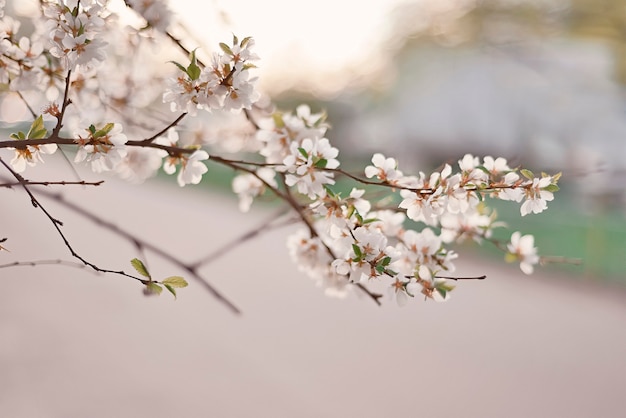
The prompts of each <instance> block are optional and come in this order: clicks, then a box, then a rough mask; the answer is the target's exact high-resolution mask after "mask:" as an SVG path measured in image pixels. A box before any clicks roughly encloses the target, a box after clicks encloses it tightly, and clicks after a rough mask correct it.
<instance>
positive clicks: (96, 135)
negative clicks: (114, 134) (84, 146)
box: [92, 123, 115, 138]
mask: <svg viewBox="0 0 626 418" xmlns="http://www.w3.org/2000/svg"><path fill="white" fill-rule="evenodd" d="M92 126H93V125H92ZM114 126H115V124H114V123H107V124H106V125H104V126H103V127H102V128H101V129H98V130H97V131H96V132H94V133H93V137H94V138H102V137H103V136H107V135H108V134H109V132H111V130H112V129H113V127H114Z"/></svg>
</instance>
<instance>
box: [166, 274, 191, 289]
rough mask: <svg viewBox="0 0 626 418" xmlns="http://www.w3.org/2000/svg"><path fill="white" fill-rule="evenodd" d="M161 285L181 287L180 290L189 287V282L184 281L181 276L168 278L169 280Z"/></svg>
mask: <svg viewBox="0 0 626 418" xmlns="http://www.w3.org/2000/svg"><path fill="white" fill-rule="evenodd" d="M161 283H163V284H166V285H168V286H172V287H179V288H181V287H187V286H189V283H187V280H185V279H183V278H182V277H180V276H172V277H168V278H167V279H165V280H163V281H162V282H161Z"/></svg>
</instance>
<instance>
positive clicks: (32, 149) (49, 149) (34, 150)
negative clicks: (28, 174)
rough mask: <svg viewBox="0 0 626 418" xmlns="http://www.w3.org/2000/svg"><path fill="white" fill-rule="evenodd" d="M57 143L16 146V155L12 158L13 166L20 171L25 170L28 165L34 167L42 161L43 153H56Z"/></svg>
mask: <svg viewBox="0 0 626 418" xmlns="http://www.w3.org/2000/svg"><path fill="white" fill-rule="evenodd" d="M56 150H57V144H42V145H28V146H26V147H25V148H15V156H14V157H13V159H12V160H11V167H13V170H15V171H16V172H18V173H22V172H24V170H26V166H27V165H28V166H30V167H34V166H35V165H37V163H42V162H43V158H42V157H41V154H54V153H55V151H56Z"/></svg>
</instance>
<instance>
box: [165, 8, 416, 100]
mask: <svg viewBox="0 0 626 418" xmlns="http://www.w3.org/2000/svg"><path fill="white" fill-rule="evenodd" d="M403 2H405V1H402V0H370V1H368V2H362V1H358V0H317V1H315V2H307V3H302V2H295V1H292V0H266V1H263V2H259V1H254V0H229V1H220V0H214V1H212V2H207V3H198V2H194V1H192V0H179V1H177V2H172V3H171V7H173V8H175V10H176V12H177V13H178V14H179V16H180V19H181V21H182V22H184V24H185V25H188V27H189V31H190V32H191V33H193V34H195V35H196V36H197V37H198V40H200V41H201V42H202V43H203V44H204V45H212V44H214V43H215V41H216V40H217V39H226V38H227V37H228V36H229V35H230V33H231V32H234V33H236V34H237V35H239V36H249V35H250V36H253V37H254V38H255V39H256V40H257V44H256V50H257V52H258V54H259V55H260V56H261V62H260V67H261V68H260V71H261V82H262V86H263V88H264V89H266V90H269V91H271V92H281V91H285V90H287V89H291V88H294V87H298V88H300V89H302V88H304V89H307V88H309V89H313V88H314V89H315V90H316V91H317V92H321V93H322V94H325V93H331V92H333V91H336V90H338V89H339V88H341V87H343V86H345V85H347V84H349V82H350V78H353V77H359V76H361V75H362V73H368V72H370V73H371V72H374V71H375V69H376V65H377V63H376V62H375V59H374V58H375V57H373V56H372V55H373V53H375V51H376V50H377V49H378V48H379V45H380V42H381V37H382V35H386V34H387V33H388V28H387V27H386V26H385V25H386V24H387V17H388V15H389V13H390V12H391V11H392V10H393V9H394V8H395V7H396V6H397V5H398V4H400V3H403ZM359 73H361V74H359Z"/></svg>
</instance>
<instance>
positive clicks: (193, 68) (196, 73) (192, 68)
mask: <svg viewBox="0 0 626 418" xmlns="http://www.w3.org/2000/svg"><path fill="white" fill-rule="evenodd" d="M185 72H186V73H187V75H188V76H189V78H190V79H192V80H197V79H199V78H200V73H201V72H202V70H200V67H198V60H197V59H196V51H195V50H193V51H192V52H191V63H190V64H189V67H187V70H185Z"/></svg>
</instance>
